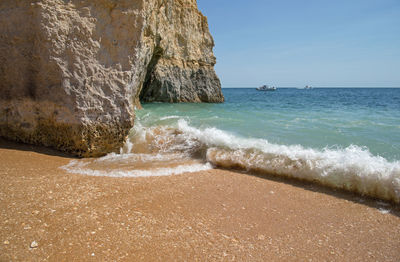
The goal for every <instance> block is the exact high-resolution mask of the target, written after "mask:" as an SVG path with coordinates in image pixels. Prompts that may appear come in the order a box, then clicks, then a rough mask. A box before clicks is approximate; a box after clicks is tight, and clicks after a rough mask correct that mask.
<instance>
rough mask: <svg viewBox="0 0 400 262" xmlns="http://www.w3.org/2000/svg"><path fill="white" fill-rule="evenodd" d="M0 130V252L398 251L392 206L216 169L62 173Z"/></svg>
mask: <svg viewBox="0 0 400 262" xmlns="http://www.w3.org/2000/svg"><path fill="white" fill-rule="evenodd" d="M70 160H71V158H70V157H68V156H65V155H61V154H60V153H58V152H56V151H52V150H50V149H45V148H40V147H33V146H27V145H21V144H15V143H12V142H7V141H4V140H0V163H1V165H0V208H1V213H0V240H1V242H0V261H55V260H62V261H111V260H113V261H138V260H146V261H176V260H178V261H182V260H189V261H197V260H202V261H204V260H223V261H225V260H226V261H230V260H239V261H271V260H272V261H399V260H400V251H399V250H400V217H399V212H398V207H395V206H391V205H389V204H385V203H383V202H378V201H374V200H369V199H362V198H360V197H358V196H355V195H352V194H347V193H342V192H338V191H337V192H335V191H332V190H328V189H323V188H320V187H318V186H315V185H311V184H302V183H300V182H291V181H281V180H278V179H274V178H265V177H257V176H252V175H249V174H243V173H238V172H231V171H225V170H218V169H214V170H209V171H203V172H198V173H192V174H183V175H178V176H166V177H148V178H146V177H145V178H107V177H90V176H82V175H73V174H67V173H65V171H63V170H62V169H60V168H59V167H60V166H62V165H65V164H67V163H69V161H70Z"/></svg>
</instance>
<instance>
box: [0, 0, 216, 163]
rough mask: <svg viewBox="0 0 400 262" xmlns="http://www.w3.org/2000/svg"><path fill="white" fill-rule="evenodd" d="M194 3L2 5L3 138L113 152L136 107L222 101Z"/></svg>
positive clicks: (11, 0)
mask: <svg viewBox="0 0 400 262" xmlns="http://www.w3.org/2000/svg"><path fill="white" fill-rule="evenodd" d="M213 45H214V43H213V39H212V37H211V35H210V33H209V31H208V24H207V19H206V18H205V17H204V16H203V15H202V14H201V13H200V12H199V11H198V9H197V5H196V1H195V0H119V1H116V0H32V1H27V0H2V1H1V2H0V61H1V62H0V136H3V137H6V138H9V139H13V140H18V141H23V142H27V143H34V144H42V145H46V146H52V147H55V148H57V149H60V150H63V151H67V152H70V153H73V154H75V155H79V156H98V155H103V154H105V153H107V152H111V151H115V150H117V149H118V148H119V147H120V146H121V145H122V143H123V141H124V139H125V137H126V135H127V133H128V131H129V129H130V128H131V127H132V125H133V119H134V108H135V106H140V102H139V101H140V100H141V101H146V102H151V101H163V102H222V101H223V99H224V98H223V95H222V93H221V87H220V82H219V79H218V77H217V76H216V74H215V71H214V64H215V57H214V55H213V53H212V48H213Z"/></svg>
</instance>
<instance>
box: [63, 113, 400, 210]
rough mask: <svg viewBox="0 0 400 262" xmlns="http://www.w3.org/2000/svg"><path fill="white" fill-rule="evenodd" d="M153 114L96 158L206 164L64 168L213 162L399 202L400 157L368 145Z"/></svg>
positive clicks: (161, 171) (175, 170) (194, 167)
mask: <svg viewBox="0 0 400 262" xmlns="http://www.w3.org/2000/svg"><path fill="white" fill-rule="evenodd" d="M151 117H152V116H151V115H149V114H146V115H144V116H143V117H142V118H140V117H138V119H137V121H136V122H135V126H134V128H133V129H132V130H131V132H130V135H129V139H128V141H127V143H126V144H125V145H124V147H123V148H122V149H121V154H109V155H107V156H106V157H103V158H100V159H98V160H96V161H99V162H102V163H105V162H111V163H117V162H124V161H133V162H135V161H142V162H146V161H147V162H163V161H164V162H167V161H171V162H174V161H175V163H178V164H179V161H181V160H182V161H184V160H188V159H198V160H201V161H203V162H206V164H203V163H201V164H200V163H196V164H191V165H178V166H176V167H171V168H165V167H163V168H153V169H149V170H140V169H136V170H135V169H134V168H133V167H134V165H132V170H119V169H114V170H111V171H104V170H95V169H92V168H90V167H89V166H88V165H87V164H85V163H82V162H71V163H70V164H69V165H67V166H65V167H64V169H65V170H67V171H69V172H72V173H79V174H85V175H92V176H112V177H143V176H164V175H173V174H182V173H186V172H196V171H202V170H207V169H210V168H212V166H214V167H221V168H228V169H241V170H247V171H257V172H261V173H265V174H269V175H271V174H272V175H278V176H285V177H291V178H296V179H301V180H306V181H311V182H316V183H319V184H322V185H325V186H329V187H332V188H339V189H344V190H348V191H352V192H357V193H359V194H361V195H366V196H372V197H376V198H380V199H383V200H388V201H393V202H397V203H399V202H400V162H399V161H393V162H390V161H388V160H386V159H385V158H383V157H380V156H374V155H372V154H371V153H370V152H369V150H368V148H366V147H359V146H355V145H351V146H349V147H346V148H324V149H313V148H305V147H303V146H301V145H279V144H274V143H270V142H269V141H268V140H265V139H253V138H242V137H238V136H236V135H234V134H232V133H229V132H226V131H223V130H220V129H218V128H215V127H209V128H197V127H194V126H191V125H190V124H189V122H188V121H187V120H185V119H181V118H176V116H171V117H163V118H161V119H159V120H161V121H162V120H163V119H164V120H165V119H175V121H173V123H169V124H168V125H165V124H163V122H161V121H156V120H154V119H151ZM149 120H151V121H149ZM125 166H126V165H125ZM154 166H156V165H154Z"/></svg>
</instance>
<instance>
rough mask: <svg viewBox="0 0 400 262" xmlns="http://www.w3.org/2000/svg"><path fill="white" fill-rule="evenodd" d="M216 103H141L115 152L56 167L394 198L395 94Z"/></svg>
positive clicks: (239, 98) (289, 93) (335, 92)
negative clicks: (296, 183)
mask: <svg viewBox="0 0 400 262" xmlns="http://www.w3.org/2000/svg"><path fill="white" fill-rule="evenodd" d="M223 93H224V95H225V99H226V102H225V103H222V104H163V103H152V104H143V109H142V110H137V111H136V119H135V125H134V127H133V128H132V130H131V131H130V134H129V138H128V140H127V142H126V143H125V145H124V147H123V148H121V152H120V154H110V155H107V156H105V157H103V158H100V159H96V160H82V161H73V162H71V163H70V164H69V165H67V166H65V167H64V168H65V169H66V170H68V171H70V172H73V173H80V174H86V175H93V176H112V177H147V176H164V175H177V174H183V173H188V172H197V171H204V170H208V169H211V168H227V169H240V170H245V171H249V172H253V171H257V172H258V173H262V174H265V175H271V174H272V175H276V176H284V177H291V178H296V179H302V180H307V181H311V182H316V183H319V184H322V185H326V186H329V187H333V188H340V189H344V190H348V191H353V192H357V193H359V194H361V195H369V196H373V197H377V198H381V199H384V200H390V201H394V202H397V203H399V202H400V161H399V160H400V89H366V88H365V89H350V88H349V89H344V88H343V89H333V88H332V89H329V88H324V89H322V88H321V89H317V88H315V89H312V90H303V89H284V88H279V89H278V90H277V91H273V92H260V91H256V90H255V89H254V88H253V89H244V88H238V89H223Z"/></svg>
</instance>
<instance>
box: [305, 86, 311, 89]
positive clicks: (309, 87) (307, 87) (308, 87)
mask: <svg viewBox="0 0 400 262" xmlns="http://www.w3.org/2000/svg"><path fill="white" fill-rule="evenodd" d="M304 89H312V87H311V86H305V87H304Z"/></svg>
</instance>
